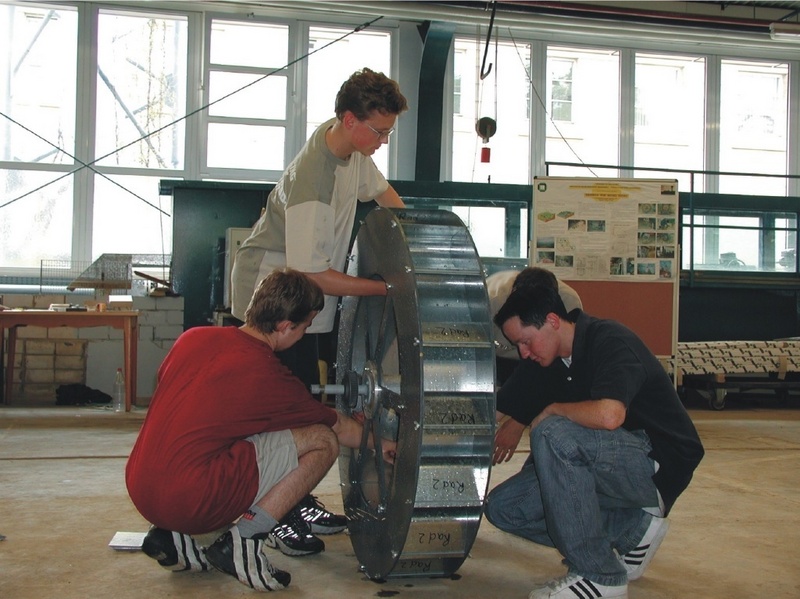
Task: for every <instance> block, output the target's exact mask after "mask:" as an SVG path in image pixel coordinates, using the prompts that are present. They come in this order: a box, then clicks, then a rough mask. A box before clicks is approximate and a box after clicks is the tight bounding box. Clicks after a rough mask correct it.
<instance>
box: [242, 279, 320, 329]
mask: <svg viewBox="0 0 800 599" xmlns="http://www.w3.org/2000/svg"><path fill="white" fill-rule="evenodd" d="M324 303H325V296H324V295H323V294H322V289H320V286H319V285H317V284H316V283H315V282H314V281H312V280H311V279H309V278H308V277H307V276H305V275H304V274H303V273H301V272H300V271H297V270H293V269H291V268H282V269H276V270H273V271H272V272H271V273H269V274H268V275H267V276H266V277H264V278H263V279H262V280H261V282H260V283H259V284H258V287H256V291H255V293H253V297H252V298H250V304H249V305H248V306H247V311H246V312H245V313H244V320H245V323H246V324H247V326H249V327H252V328H253V329H255V330H257V331H258V332H259V333H264V334H266V333H271V332H273V331H274V330H275V328H276V327H277V325H278V323H279V322H281V321H282V320H288V321H289V322H292V323H294V324H300V323H301V322H303V321H305V320H306V319H307V318H308V317H309V316H310V315H311V313H312V312H319V311H320V310H322V307H323V305H324Z"/></svg>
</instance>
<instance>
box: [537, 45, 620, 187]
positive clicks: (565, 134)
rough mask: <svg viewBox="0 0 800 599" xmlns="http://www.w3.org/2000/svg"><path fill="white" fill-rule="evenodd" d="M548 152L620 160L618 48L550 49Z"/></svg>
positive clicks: (590, 160)
mask: <svg viewBox="0 0 800 599" xmlns="http://www.w3.org/2000/svg"><path fill="white" fill-rule="evenodd" d="M547 73H548V77H547V82H548V90H547V97H548V98H549V99H550V102H549V104H548V105H549V106H550V114H549V115H548V122H547V145H546V148H545V157H546V159H547V160H548V161H554V162H578V163H585V164H617V163H618V160H619V89H620V84H619V53H618V52H615V51H609V50H595V49H583V48H566V47H556V46H551V47H549V48H548V49H547ZM549 174H550V175H552V176H558V175H561V174H568V175H569V176H594V175H597V176H600V177H611V176H616V174H617V173H616V172H615V171H608V172H606V171H603V170H602V169H592V170H590V169H580V168H579V169H570V170H569V172H566V171H565V170H562V169H561V168H559V167H556V168H554V169H552V170H551V171H550V173H549Z"/></svg>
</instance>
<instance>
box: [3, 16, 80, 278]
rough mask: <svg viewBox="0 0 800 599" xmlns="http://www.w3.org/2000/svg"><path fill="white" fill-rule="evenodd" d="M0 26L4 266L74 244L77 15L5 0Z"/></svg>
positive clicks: (65, 252) (60, 252)
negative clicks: (12, 3) (5, 4)
mask: <svg viewBox="0 0 800 599" xmlns="http://www.w3.org/2000/svg"><path fill="white" fill-rule="evenodd" d="M0 31H2V32H3V34H2V35H0V48H2V59H0V104H1V105H2V113H3V118H2V119H1V120H0V123H1V124H0V127H1V130H2V135H0V168H1V169H2V170H0V185H2V187H0V189H2V196H0V198H1V199H0V266H2V267H7V268H19V267H25V266H38V264H39V259H40V258H42V257H48V258H69V256H70V251H71V247H72V213H73V199H72V198H73V191H74V187H73V177H72V175H70V174H69V173H70V171H71V170H72V169H73V165H74V164H75V160H74V158H73V156H74V155H75V106H76V104H75V102H76V85H77V83H76V81H77V77H76V70H75V68H76V67H75V56H76V52H77V41H78V15H77V12H76V11H75V10H72V9H70V8H47V7H37V6H26V7H20V6H3V5H0ZM54 49H57V50H56V51H54Z"/></svg>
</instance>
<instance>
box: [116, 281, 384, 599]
mask: <svg viewBox="0 0 800 599" xmlns="http://www.w3.org/2000/svg"><path fill="white" fill-rule="evenodd" d="M322 306H323V294H322V291H321V289H320V288H319V286H318V285H316V284H315V283H313V282H312V281H311V280H310V279H308V278H307V277H306V276H305V275H303V274H302V273H300V272H297V271H294V270H291V269H283V270H275V271H273V272H272V273H271V274H269V275H268V276H267V277H266V278H264V279H263V280H262V281H261V283H260V284H259V286H258V287H257V289H256V291H255V293H254V295H253V298H252V300H251V301H250V305H249V306H248V308H247V312H246V316H245V324H244V325H243V326H242V327H240V328H237V327H196V328H192V329H189V330H188V331H186V332H185V333H183V334H182V335H181V336H180V338H179V339H178V340H177V341H176V342H175V345H174V346H173V348H172V349H171V350H170V352H169V354H168V355H167V357H166V358H165V360H164V363H163V364H162V365H161V368H160V369H159V372H158V385H157V388H156V391H155V394H154V396H153V398H152V400H151V403H150V407H149V409H148V413H147V416H146V418H145V421H144V423H143V425H142V429H141V432H140V433H139V437H138V439H137V440H136V443H135V445H134V447H133V450H132V452H131V456H130V459H129V460H128V464H127V467H126V483H127V486H128V493H129V494H130V497H131V500H132V501H133V503H134V505H135V506H136V508H137V509H138V510H139V512H140V513H141V514H142V516H143V517H144V518H145V519H147V520H148V521H149V522H151V523H152V525H153V527H152V528H151V529H150V531H149V532H148V534H147V536H146V537H145V540H144V543H143V545H142V550H143V551H144V552H145V553H146V554H147V555H149V556H150V557H152V558H154V559H156V560H158V562H159V564H161V565H162V566H163V567H165V568H167V569H169V570H173V571H182V570H190V571H191V570H194V571H199V570H208V569H209V565H211V566H213V567H214V568H216V569H217V570H220V571H222V572H225V573H227V574H230V575H231V576H234V577H235V578H237V579H238V580H239V581H240V582H241V583H243V584H245V585H247V586H249V587H252V588H254V589H256V590H259V591H272V590H277V589H282V588H284V587H286V586H287V585H288V584H289V581H290V580H291V576H290V574H289V573H288V572H284V571H282V570H279V569H277V568H275V567H273V566H272V565H271V564H270V563H269V560H268V559H267V557H266V555H265V552H264V551H263V546H264V545H265V544H267V545H270V546H273V547H276V546H277V545H276V543H279V542H280V539H279V538H278V537H277V536H275V535H272V536H270V534H269V533H270V531H272V530H273V529H275V528H276V527H278V526H279V523H281V522H282V520H284V519H285V518H287V517H288V518H291V517H293V516H294V517H295V518H299V517H300V516H299V515H298V512H297V510H292V508H293V507H294V506H295V505H297V503H298V501H300V499H301V498H303V497H305V496H306V495H307V494H308V493H309V492H310V491H311V490H312V489H313V488H314V487H315V486H316V485H317V483H319V482H320V481H321V480H322V478H323V477H324V476H325V474H326V473H327V472H328V470H329V469H330V468H331V466H332V465H333V464H334V462H335V461H336V458H337V456H338V455H339V444H340V443H341V444H342V445H345V446H347V447H358V446H359V445H360V441H361V431H362V427H361V424H359V423H358V422H356V421H355V420H353V419H352V418H350V417H347V416H344V415H342V414H340V413H338V412H337V411H336V410H333V409H331V408H329V407H326V406H323V405H322V404H320V403H319V402H318V401H315V400H314V398H313V397H312V396H311V395H310V394H309V392H308V390H307V389H306V387H305V386H304V385H303V383H302V382H300V380H299V379H298V378H296V377H295V376H293V375H292V373H291V372H290V371H289V370H288V369H287V368H286V367H284V366H283V365H282V364H281V361H280V360H279V359H278V358H277V357H276V356H275V352H277V351H281V350H285V349H287V348H289V347H291V346H292V345H293V344H294V343H296V342H297V341H298V340H299V339H300V338H301V337H302V336H303V333H304V332H305V330H306V329H307V328H308V326H309V325H310V324H311V321H312V320H313V319H314V316H316V314H317V313H318V312H319V311H320V310H321V309H322ZM394 450H395V444H394V442H392V441H389V440H381V451H382V452H383V455H384V458H385V459H386V460H387V461H390V462H391V461H393V460H394ZM234 522H235V524H233V523H234ZM217 531H218V532H219V533H220V535H219V538H217V539H216V541H214V542H213V543H212V544H211V545H209V546H208V548H203V547H201V546H200V544H199V543H197V542H196V541H195V539H194V538H193V537H194V536H196V535H207V534H209V533H215V532H217ZM211 538H213V536H212V537H211Z"/></svg>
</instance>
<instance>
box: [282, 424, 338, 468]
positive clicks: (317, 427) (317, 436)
mask: <svg viewBox="0 0 800 599" xmlns="http://www.w3.org/2000/svg"><path fill="white" fill-rule="evenodd" d="M292 436H293V437H294V442H295V445H296V446H297V455H298V457H302V456H303V455H305V454H307V453H309V452H311V451H317V452H320V453H321V454H324V455H326V456H328V457H329V458H330V460H331V463H333V462H334V461H335V460H336V458H337V457H338V455H339V440H338V438H337V437H336V433H334V432H333V430H331V428H330V427H327V426H325V425H324V424H312V425H311V426H306V427H303V428H297V429H292Z"/></svg>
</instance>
